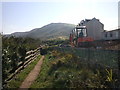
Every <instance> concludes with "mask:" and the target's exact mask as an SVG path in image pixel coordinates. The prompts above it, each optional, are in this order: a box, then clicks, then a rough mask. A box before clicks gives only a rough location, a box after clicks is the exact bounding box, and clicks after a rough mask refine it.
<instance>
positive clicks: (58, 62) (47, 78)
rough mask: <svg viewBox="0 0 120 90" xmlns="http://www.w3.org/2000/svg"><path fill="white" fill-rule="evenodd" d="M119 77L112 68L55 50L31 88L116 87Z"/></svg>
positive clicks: (47, 56) (118, 83)
mask: <svg viewBox="0 0 120 90" xmlns="http://www.w3.org/2000/svg"><path fill="white" fill-rule="evenodd" d="M118 78H119V75H118V73H117V72H116V71H114V70H112V69H111V68H106V67H104V66H102V65H100V64H99V63H97V62H92V61H87V60H81V58H79V57H78V56H75V55H73V54H70V53H63V52H62V53H61V52H58V51H54V50H53V51H52V52H49V54H48V55H46V58H45V60H44V62H43V65H42V69H41V72H40V74H39V76H38V78H37V79H36V80H35V82H34V83H33V84H32V85H31V88H116V87H120V82H119V79H118Z"/></svg>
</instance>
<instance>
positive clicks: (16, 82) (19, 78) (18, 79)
mask: <svg viewBox="0 0 120 90" xmlns="http://www.w3.org/2000/svg"><path fill="white" fill-rule="evenodd" d="M40 58H41V56H38V57H37V59H36V60H34V61H33V62H32V63H30V64H29V65H28V66H27V67H26V68H25V69H23V70H22V71H21V72H20V73H18V74H17V75H16V76H15V77H14V78H13V79H12V80H11V81H9V82H8V84H7V88H19V87H20V85H21V84H22V82H23V81H24V79H25V78H26V77H27V75H28V74H29V73H30V71H31V70H32V69H33V68H34V66H35V65H36V64H37V62H38V61H39V60H40Z"/></svg>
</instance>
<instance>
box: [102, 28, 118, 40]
mask: <svg viewBox="0 0 120 90" xmlns="http://www.w3.org/2000/svg"><path fill="white" fill-rule="evenodd" d="M102 35H103V40H116V39H120V28H119V29H116V30H112V31H104V32H103V33H102Z"/></svg>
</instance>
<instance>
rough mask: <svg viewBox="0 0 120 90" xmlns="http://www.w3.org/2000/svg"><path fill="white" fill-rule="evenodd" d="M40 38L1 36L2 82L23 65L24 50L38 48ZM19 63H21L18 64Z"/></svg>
mask: <svg viewBox="0 0 120 90" xmlns="http://www.w3.org/2000/svg"><path fill="white" fill-rule="evenodd" d="M40 44H41V41H40V40H36V39H32V38H15V37H6V36H2V73H3V75H2V81H3V82H2V83H3V85H4V84H5V80H6V79H7V78H8V77H9V75H11V74H12V73H14V72H15V70H16V69H17V68H18V67H19V66H21V65H23V63H24V62H25V61H26V59H25V57H26V56H27V55H26V52H27V51H29V50H34V49H36V48H38V46H39V45H40ZM20 63H21V64H20Z"/></svg>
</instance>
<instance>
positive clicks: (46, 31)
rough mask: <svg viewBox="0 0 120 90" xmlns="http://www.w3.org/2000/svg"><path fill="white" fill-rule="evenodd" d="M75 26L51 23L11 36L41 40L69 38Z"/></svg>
mask: <svg viewBox="0 0 120 90" xmlns="http://www.w3.org/2000/svg"><path fill="white" fill-rule="evenodd" d="M74 27H75V25H73V24H66V23H51V24H48V25H45V26H43V27H41V28H35V29H33V30H31V31H28V32H15V33H12V34H10V35H9V36H15V37H31V38H39V39H41V40H46V39H56V38H61V39H64V38H68V37H69V34H70V32H71V31H72V30H73V29H74Z"/></svg>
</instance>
